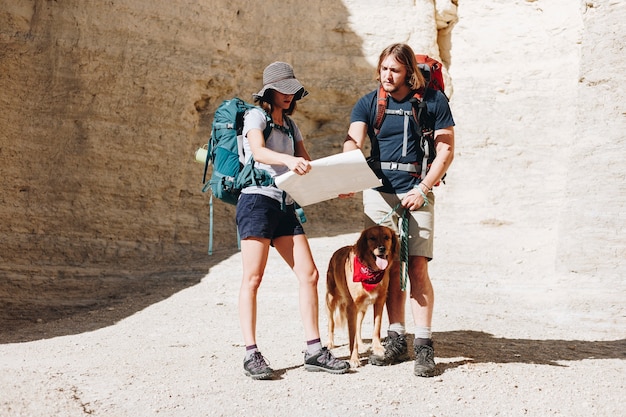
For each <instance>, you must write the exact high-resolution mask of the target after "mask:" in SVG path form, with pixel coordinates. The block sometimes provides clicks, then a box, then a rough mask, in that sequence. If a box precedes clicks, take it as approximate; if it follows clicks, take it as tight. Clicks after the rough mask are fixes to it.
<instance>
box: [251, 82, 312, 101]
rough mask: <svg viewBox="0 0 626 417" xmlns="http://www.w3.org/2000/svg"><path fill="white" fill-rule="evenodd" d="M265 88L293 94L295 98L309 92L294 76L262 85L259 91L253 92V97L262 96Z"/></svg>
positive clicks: (297, 98) (265, 90)
mask: <svg viewBox="0 0 626 417" xmlns="http://www.w3.org/2000/svg"><path fill="white" fill-rule="evenodd" d="M267 90H276V91H278V92H279V93H283V94H293V95H294V99H295V100H300V99H301V98H302V97H305V96H307V95H308V94H309V92H308V91H306V90H305V89H304V86H303V85H302V84H300V81H298V80H297V79H295V78H287V79H285V80H280V81H276V82H273V83H269V84H266V85H264V86H263V88H262V89H261V91H259V92H258V93H256V94H253V97H254V98H256V99H261V98H264V97H265V94H266V93H267Z"/></svg>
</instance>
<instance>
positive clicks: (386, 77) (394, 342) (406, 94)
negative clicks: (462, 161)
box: [343, 44, 454, 376]
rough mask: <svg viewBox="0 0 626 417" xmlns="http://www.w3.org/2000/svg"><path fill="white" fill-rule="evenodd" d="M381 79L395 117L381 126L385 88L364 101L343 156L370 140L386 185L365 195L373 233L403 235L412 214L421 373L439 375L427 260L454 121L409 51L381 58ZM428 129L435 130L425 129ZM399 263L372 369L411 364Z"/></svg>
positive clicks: (417, 368) (373, 162)
mask: <svg viewBox="0 0 626 417" xmlns="http://www.w3.org/2000/svg"><path fill="white" fill-rule="evenodd" d="M377 73H378V77H377V79H378V81H380V85H381V86H382V89H383V90H384V91H385V92H386V93H387V109H388V110H389V111H391V112H387V114H386V115H385V117H384V119H383V121H382V124H381V125H380V126H375V125H376V119H377V117H376V116H377V107H378V106H377V102H378V100H377V97H378V95H379V93H378V89H377V90H375V91H372V92H370V93H368V94H366V95H365V96H363V97H361V99H360V100H359V101H358V102H357V103H356V105H355V106H354V108H353V110H352V114H351V117H350V127H349V129H348V136H347V137H346V141H345V142H344V147H343V150H344V152H346V151H350V150H354V149H357V148H358V149H363V148H364V145H365V140H366V138H367V137H369V138H370V141H371V156H370V158H369V159H368V162H369V163H370V166H371V167H372V169H374V171H375V172H376V174H377V176H378V177H379V178H380V179H381V180H382V186H380V187H378V188H376V189H371V190H365V191H364V192H363V206H364V210H365V215H366V216H365V217H366V220H365V222H366V225H365V226H366V227H367V226H370V225H373V224H377V223H379V222H381V221H382V220H384V221H383V223H382V224H383V225H386V226H389V227H391V228H393V229H394V230H395V231H396V233H398V234H399V226H402V219H401V217H402V215H403V211H404V209H406V210H409V214H410V215H409V216H408V217H407V218H408V219H409V235H408V236H409V238H408V247H409V253H408V254H409V262H408V269H409V270H408V279H409V282H410V292H411V295H410V306H411V312H412V315H413V321H414V324H415V342H414V353H415V365H414V373H415V375H417V376H432V375H433V374H434V371H435V361H434V349H433V342H432V332H431V322H432V315H433V305H434V292H433V287H432V284H431V281H430V277H429V275H428V261H430V260H431V259H432V257H433V226H434V206H435V196H434V194H433V193H432V189H433V187H434V186H435V185H437V184H438V183H439V182H440V181H441V179H442V178H443V176H444V175H445V173H446V171H447V170H448V167H449V166H450V164H451V163H452V159H453V154H454V120H453V118H452V113H451V111H450V107H449V105H448V100H447V98H446V96H445V95H444V94H443V93H442V92H440V91H437V90H434V89H425V88H424V87H425V80H424V77H423V76H422V74H421V71H420V70H419V68H418V66H417V62H416V59H415V54H414V52H413V50H412V49H411V48H410V47H409V46H408V45H406V44H393V45H391V46H389V47H387V48H386V49H385V50H384V51H383V52H382V53H381V55H380V57H379V60H378V69H377ZM416 92H417V93H418V94H419V93H421V94H422V96H421V97H422V100H423V103H425V104H426V112H425V113H424V112H422V114H423V115H425V117H423V118H422V117H420V120H422V122H421V123H419V124H418V122H417V121H416V118H415V117H414V115H415V114H417V111H415V112H414V111H413V110H414V108H415V109H417V108H419V107H420V106H419V105H418V103H419V101H420V100H419V99H416V98H414V95H415V93H416ZM428 124H430V126H426V125H428ZM428 130H430V132H433V131H434V134H433V136H434V148H435V150H436V156H435V157H434V159H432V160H430V161H428V162H427V161H426V160H424V154H425V153H426V152H427V148H428V146H426V145H424V142H425V141H423V140H422V139H423V133H422V132H423V131H428ZM426 136H428V133H426ZM431 140H432V136H431ZM426 142H427V141H426ZM431 146H432V142H431ZM430 153H431V154H432V151H431V152H430ZM423 160H424V161H423ZM428 165H429V167H428ZM398 205H400V206H401V207H400V206H398ZM394 208H397V210H395V211H394ZM392 211H394V212H393V213H392V214H391V215H389V213H390V212H392ZM394 265H395V268H394V269H393V270H392V271H391V281H390V283H389V292H388V296H387V314H388V317H389V329H388V337H387V340H386V343H385V354H384V355H383V356H379V355H371V356H370V358H369V361H370V363H371V364H373V365H391V364H394V363H399V362H402V361H405V360H408V359H409V354H408V347H407V341H406V328H405V314H404V309H405V304H406V292H405V291H404V290H403V289H402V288H401V280H400V264H399V263H398V262H394Z"/></svg>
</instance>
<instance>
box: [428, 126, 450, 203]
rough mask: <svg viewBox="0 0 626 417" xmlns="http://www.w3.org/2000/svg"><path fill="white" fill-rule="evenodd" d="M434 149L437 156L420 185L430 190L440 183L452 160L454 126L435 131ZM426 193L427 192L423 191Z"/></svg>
mask: <svg viewBox="0 0 626 417" xmlns="http://www.w3.org/2000/svg"><path fill="white" fill-rule="evenodd" d="M435 148H436V150H437V156H436V157H435V160H434V161H433V163H432V164H431V166H430V169H429V171H428V174H426V177H425V178H423V179H422V184H423V185H425V186H426V187H428V188H429V190H430V189H432V188H433V186H434V185H435V184H437V183H438V182H439V181H441V178H442V177H443V176H444V175H445V173H446V171H448V168H449V167H450V164H452V160H453V159H454V126H450V127H446V128H444V129H438V130H435ZM424 191H425V192H427V190H424Z"/></svg>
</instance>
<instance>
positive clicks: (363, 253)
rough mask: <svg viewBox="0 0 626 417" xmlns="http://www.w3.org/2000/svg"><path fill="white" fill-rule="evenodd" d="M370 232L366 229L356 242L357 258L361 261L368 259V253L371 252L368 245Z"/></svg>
mask: <svg viewBox="0 0 626 417" xmlns="http://www.w3.org/2000/svg"><path fill="white" fill-rule="evenodd" d="M368 230H369V229H365V230H363V231H362V232H361V236H359V238H358V239H357V241H356V245H355V246H356V256H357V257H358V258H359V259H361V260H364V259H367V253H368V252H369V251H370V249H369V243H368V241H367V240H368Z"/></svg>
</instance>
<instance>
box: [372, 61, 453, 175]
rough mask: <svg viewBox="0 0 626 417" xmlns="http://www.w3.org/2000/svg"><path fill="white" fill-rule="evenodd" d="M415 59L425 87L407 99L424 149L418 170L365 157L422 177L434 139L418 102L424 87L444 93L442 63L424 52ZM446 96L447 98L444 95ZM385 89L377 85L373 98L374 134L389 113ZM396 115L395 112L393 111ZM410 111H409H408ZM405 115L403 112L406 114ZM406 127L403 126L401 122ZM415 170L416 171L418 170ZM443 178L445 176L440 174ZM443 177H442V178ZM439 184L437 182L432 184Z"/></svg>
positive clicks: (432, 153)
mask: <svg viewBox="0 0 626 417" xmlns="http://www.w3.org/2000/svg"><path fill="white" fill-rule="evenodd" d="M415 59H416V60H417V66H418V68H419V69H420V71H421V72H422V75H423V76H424V79H425V81H426V84H425V87H424V88H421V89H419V90H417V91H416V92H415V94H413V98H411V102H413V106H412V107H413V117H414V118H415V121H416V122H417V124H418V126H420V129H421V131H420V136H421V138H422V140H421V144H420V147H421V148H422V150H423V151H424V159H423V160H422V161H420V165H419V167H420V168H419V169H417V170H416V166H415V165H413V164H399V163H394V162H382V163H381V162H380V161H376V157H375V156H374V155H371V156H370V158H369V160H370V162H373V163H374V165H372V164H371V165H372V166H373V167H379V168H380V167H382V168H385V169H389V168H388V166H391V167H394V168H393V169H399V170H402V171H407V172H409V173H411V174H412V175H415V176H417V177H418V178H424V177H425V176H426V173H427V172H428V169H429V168H430V164H431V163H432V161H433V160H434V159H435V154H436V151H435V140H434V133H435V132H434V127H432V126H427V123H426V122H425V120H426V114H425V113H426V103H424V102H423V101H422V98H423V97H424V93H425V91H426V89H432V90H439V91H441V92H442V93H443V94H444V95H445V92H444V81H443V72H442V67H443V65H442V64H441V62H439V61H437V60H436V59H434V58H432V57H429V56H428V55H420V54H415ZM446 98H447V97H446ZM387 99H388V97H387V92H386V91H385V90H384V89H383V86H382V85H381V86H380V87H379V88H378V96H377V100H376V120H375V121H374V126H373V128H374V133H375V134H376V135H378V132H379V131H380V127H381V126H382V124H383V120H384V119H385V116H386V115H387V114H388V113H390V112H391V110H389V111H387ZM391 113H393V112H391ZM393 114H396V113H393ZM408 114H410V112H409V113H408ZM406 116H407V115H405V117H406ZM405 126H406V125H405ZM406 146H407V145H406V132H405V143H404V146H403V153H404V152H406ZM418 171H419V172H418ZM444 178H445V175H444ZM442 180H443V178H442ZM435 185H439V183H437V184H435Z"/></svg>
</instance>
